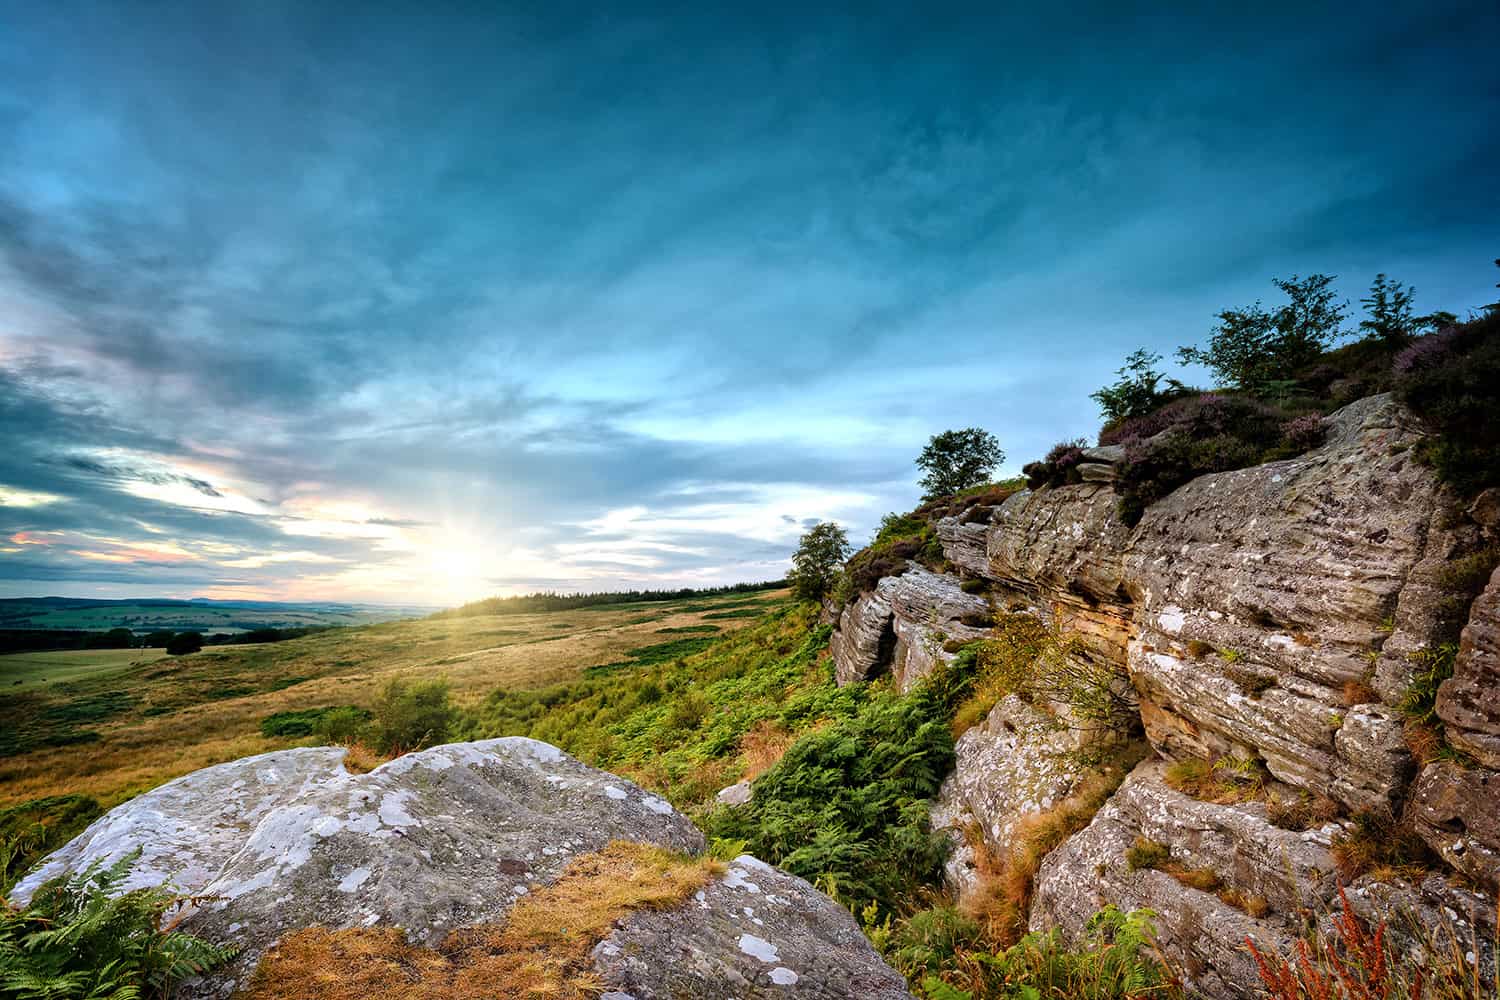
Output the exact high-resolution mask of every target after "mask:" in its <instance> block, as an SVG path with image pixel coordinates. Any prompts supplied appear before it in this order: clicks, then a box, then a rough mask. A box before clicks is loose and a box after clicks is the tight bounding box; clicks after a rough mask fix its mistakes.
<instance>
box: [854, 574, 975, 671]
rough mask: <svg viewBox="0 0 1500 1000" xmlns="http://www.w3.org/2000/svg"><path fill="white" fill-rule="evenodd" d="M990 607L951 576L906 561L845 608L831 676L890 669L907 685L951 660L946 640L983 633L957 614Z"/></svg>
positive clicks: (952, 655) (972, 637)
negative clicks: (900, 569)
mask: <svg viewBox="0 0 1500 1000" xmlns="http://www.w3.org/2000/svg"><path fill="white" fill-rule="evenodd" d="M989 610H990V606H989V602H988V601H986V600H985V599H984V598H982V597H977V596H975V595H973V594H966V593H964V592H963V590H962V589H961V588H960V587H959V583H958V581H957V580H956V579H954V578H953V577H951V576H947V575H944V574H940V573H933V572H931V571H930V570H928V569H926V568H924V567H922V566H919V565H918V564H916V563H910V564H908V567H907V570H906V572H905V573H903V574H901V575H900V576H888V577H885V578H884V579H882V580H881V581H880V583H879V584H878V585H876V587H875V590H874V591H872V592H870V593H868V594H863V595H861V596H860V597H859V598H857V599H855V600H853V601H851V602H850V603H849V606H848V607H847V608H845V609H844V613H843V614H842V615H841V616H840V618H839V629H838V632H836V633H835V634H834V638H833V642H832V649H833V662H834V675H835V677H836V678H837V679H838V682H839V683H840V684H848V683H851V682H853V681H856V680H867V679H869V678H872V677H876V676H879V675H881V674H883V673H886V672H887V671H890V672H892V673H894V674H895V676H896V681H897V683H898V684H899V685H900V687H901V689H902V690H903V691H905V690H909V689H910V688H911V686H912V685H913V684H915V683H916V682H917V681H918V680H919V679H921V678H922V677H925V676H926V675H927V674H929V673H931V672H932V669H933V668H934V667H935V666H937V664H939V663H944V662H948V661H951V660H952V659H953V657H954V655H955V654H953V653H949V652H947V651H946V650H944V649H943V643H944V642H945V641H947V640H949V639H957V640H960V641H962V640H967V639H975V638H978V637H979V636H982V635H984V633H985V630H984V629H983V628H975V627H973V626H969V625H965V624H964V623H963V621H962V619H963V617H964V616H965V615H974V614H988V613H989Z"/></svg>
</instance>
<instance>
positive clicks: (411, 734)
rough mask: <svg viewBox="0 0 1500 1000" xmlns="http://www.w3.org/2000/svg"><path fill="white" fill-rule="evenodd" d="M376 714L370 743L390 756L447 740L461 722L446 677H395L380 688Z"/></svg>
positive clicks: (371, 723)
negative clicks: (455, 726)
mask: <svg viewBox="0 0 1500 1000" xmlns="http://www.w3.org/2000/svg"><path fill="white" fill-rule="evenodd" d="M372 714H373V716H374V718H373V719H372V720H371V722H370V727H369V731H368V734H369V737H370V741H371V742H372V743H373V744H374V746H375V749H376V750H377V751H378V752H380V753H383V754H386V755H389V756H396V755H399V754H403V753H407V752H410V751H412V750H420V749H422V748H423V747H430V746H434V745H436V744H438V743H442V742H444V741H446V740H447V739H448V734H449V732H450V731H451V730H452V728H453V724H454V722H455V721H456V719H457V711H456V710H455V709H454V707H453V705H452V703H451V702H450V700H449V697H448V680H447V678H444V677H436V678H432V679H430V680H420V681H410V680H407V679H405V678H403V677H393V678H391V679H390V680H388V681H386V683H385V686H384V687H383V688H381V689H380V696H379V697H378V698H376V699H375V705H374V709H373V711H372Z"/></svg>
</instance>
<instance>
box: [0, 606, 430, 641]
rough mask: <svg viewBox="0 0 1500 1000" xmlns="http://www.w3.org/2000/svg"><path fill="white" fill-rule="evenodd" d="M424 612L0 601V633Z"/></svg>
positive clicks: (289, 622) (281, 623) (317, 622)
mask: <svg viewBox="0 0 1500 1000" xmlns="http://www.w3.org/2000/svg"><path fill="white" fill-rule="evenodd" d="M428 610H429V609H423V608H417V607H376V606H374V605H357V604H276V603H266V602H257V601H242V602H236V601H173V600H156V601H151V600H143V601H92V600H87V599H81V598H80V599H73V598H57V597H42V598H26V597H21V598H4V599H0V628H28V629H30V628H35V629H83V630H92V631H99V632H103V631H108V630H109V629H112V628H128V629H132V630H134V631H135V632H137V633H142V632H153V631H157V630H160V629H165V630H167V631H173V632H186V631H198V632H205V633H208V632H229V633H234V632H244V631H248V630H250V629H255V628H316V627H320V626H330V625H336V626H347V625H373V624H376V623H379V622H388V621H394V620H396V619H401V618H416V617H421V616H424V615H426V614H427V613H428Z"/></svg>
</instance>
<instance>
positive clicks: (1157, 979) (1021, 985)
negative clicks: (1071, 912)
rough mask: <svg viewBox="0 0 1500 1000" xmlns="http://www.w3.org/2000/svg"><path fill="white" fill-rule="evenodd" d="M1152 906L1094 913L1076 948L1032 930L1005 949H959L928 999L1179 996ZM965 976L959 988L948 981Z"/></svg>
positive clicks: (927, 985)
mask: <svg viewBox="0 0 1500 1000" xmlns="http://www.w3.org/2000/svg"><path fill="white" fill-rule="evenodd" d="M1153 917H1155V914H1154V913H1153V912H1152V911H1150V910H1145V909H1142V910H1133V911H1131V912H1130V913H1128V914H1126V913H1121V912H1120V911H1119V910H1118V909H1116V908H1115V907H1113V906H1107V907H1105V908H1104V909H1103V910H1100V911H1099V912H1098V913H1096V914H1094V916H1093V918H1092V919H1090V920H1089V923H1088V926H1087V927H1086V928H1085V931H1084V937H1083V940H1081V941H1079V942H1077V943H1076V945H1074V946H1073V947H1069V946H1068V945H1066V944H1065V943H1064V942H1063V939H1062V937H1061V935H1060V934H1059V933H1058V932H1057V931H1056V930H1053V931H1049V932H1047V933H1041V932H1033V933H1031V934H1027V935H1026V936H1025V937H1023V938H1021V940H1020V941H1018V942H1016V944H1014V945H1012V946H1011V947H1009V948H1007V949H1005V950H1004V951H1002V952H998V953H994V954H984V953H978V954H969V955H964V954H962V953H960V955H959V956H958V957H959V963H958V964H959V965H960V966H961V968H960V969H959V970H957V971H954V972H944V973H942V974H941V977H940V976H939V975H929V976H928V977H926V979H924V980H923V983H922V989H923V992H924V993H926V995H927V996H928V997H929V998H930V1000H1043V998H1045V1000H1141V998H1144V997H1161V998H1165V997H1176V996H1181V995H1182V991H1181V988H1180V987H1178V986H1177V984H1176V979H1175V977H1174V976H1173V975H1172V974H1171V970H1169V969H1166V968H1164V967H1163V966H1162V965H1161V964H1160V963H1159V962H1158V961H1157V958H1156V956H1157V954H1158V952H1157V951H1156V949H1155V948H1154V946H1153V945H1152V936H1153V934H1154V933H1155V932H1154V929H1153V927H1152V925H1151V920H1152V918H1153ZM945 978H947V979H960V978H962V979H963V980H965V981H964V982H963V984H962V985H963V986H964V987H967V988H959V987H958V986H955V985H953V984H951V983H949V982H945V981H944V979H945Z"/></svg>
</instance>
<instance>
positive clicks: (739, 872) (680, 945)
mask: <svg viewBox="0 0 1500 1000" xmlns="http://www.w3.org/2000/svg"><path fill="white" fill-rule="evenodd" d="M593 955H594V967H595V969H596V971H598V973H599V974H600V976H601V977H602V978H603V980H604V982H605V984H606V985H607V986H608V987H609V988H610V989H611V990H613V991H616V992H617V994H618V995H624V996H629V997H632V998H634V1000H676V998H678V997H694V998H701V1000H740V998H745V1000H750V998H760V997H785V996H793V997H809V998H820V1000H842V998H851V1000H852V998H860V1000H865V998H869V1000H909V998H910V996H911V994H910V993H908V992H907V989H906V983H905V981H904V980H903V979H902V978H901V976H900V975H898V974H897V973H896V972H894V971H892V970H891V969H890V968H889V967H888V966H887V965H886V964H885V963H884V962H883V961H881V959H880V957H879V956H878V955H877V954H876V953H875V950H874V949H873V948H871V947H870V943H869V942H868V941H867V940H866V939H865V936H864V934H862V933H861V932H860V929H859V925H858V924H857V923H856V922H855V920H854V918H853V916H851V915H850V914H849V912H848V911H846V910H844V909H843V908H841V907H839V906H836V905H834V904H833V903H832V902H831V901H830V900H829V899H828V898H827V897H826V896H824V895H823V894H822V893H820V892H818V891H817V890H816V889H814V888H813V887H812V886H810V885H808V884H807V883H806V882H805V881H803V880H802V879H800V878H795V877H793V876H791V875H787V874H786V873H784V872H781V871H778V870H776V869H775V868H772V867H771V866H770V865H767V864H764V863H762V862H760V861H758V860H756V859H755V858H752V857H750V856H748V855H746V856H742V857H740V858H738V859H736V860H735V861H734V862H733V863H732V864H731V865H730V866H729V870H728V872H727V873H726V875H725V877H723V878H721V879H718V880H716V881H714V882H713V883H711V884H710V885H709V886H707V887H706V888H705V889H704V890H703V891H701V892H699V893H698V895H697V897H696V898H695V899H693V900H691V901H690V902H689V903H688V904H687V905H686V906H685V907H682V908H679V909H675V910H665V911H644V912H637V913H635V914H632V915H631V916H629V917H627V918H626V919H625V920H624V921H622V922H621V923H620V924H619V926H618V927H617V929H616V930H615V931H614V932H613V933H612V934H611V935H610V936H609V937H608V938H606V939H604V940H603V941H601V942H600V943H599V944H598V945H597V946H595V948H594V953H593ZM607 995H608V994H606V996H607Z"/></svg>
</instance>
